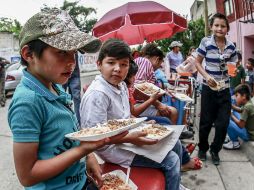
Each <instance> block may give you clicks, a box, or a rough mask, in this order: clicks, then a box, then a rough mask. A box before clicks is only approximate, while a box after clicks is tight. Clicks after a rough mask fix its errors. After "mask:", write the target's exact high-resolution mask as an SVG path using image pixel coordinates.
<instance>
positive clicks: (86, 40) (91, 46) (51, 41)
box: [39, 30, 102, 53]
mask: <svg viewBox="0 0 254 190" xmlns="http://www.w3.org/2000/svg"><path fill="white" fill-rule="evenodd" d="M39 39H40V40H41V41H43V42H45V43H46V44H48V45H50V46H52V47H54V48H57V49H60V50H64V51H72V50H80V51H81V52H83V53H84V52H86V53H95V52H97V51H99V49H100V47H101V44H102V43H101V41H100V40H99V39H98V38H96V37H94V36H91V35H89V34H87V33H85V32H81V31H80V30H74V31H66V32H62V33H59V34H56V35H52V36H47V37H41V38H39Z"/></svg>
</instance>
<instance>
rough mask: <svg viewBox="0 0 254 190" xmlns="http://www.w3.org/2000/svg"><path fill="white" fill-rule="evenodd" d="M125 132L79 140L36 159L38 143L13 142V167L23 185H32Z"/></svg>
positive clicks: (58, 171) (122, 135)
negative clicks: (90, 140) (53, 153)
mask: <svg viewBox="0 0 254 190" xmlns="http://www.w3.org/2000/svg"><path fill="white" fill-rule="evenodd" d="M126 134H127V133H122V134H120V135H117V136H114V137H111V138H106V139H102V140H100V141H95V142H81V143H80V146H78V147H74V148H71V149H69V150H67V151H65V152H63V153H62V154H59V155H57V156H55V157H53V158H50V159H47V160H39V159H38V147H39V143H27V142H25V143H16V142H14V144H13V155H14V162H15V168H16V171H17V175H18V178H19V181H20V182H21V184H22V185H23V186H26V187H28V186H32V185H35V184H36V183H39V182H42V181H45V180H48V179H50V178H53V177H55V176H57V175H59V174H60V173H61V172H63V171H64V170H66V169H67V168H68V167H70V166H71V165H73V164H74V163H75V162H77V161H79V160H80V159H81V158H83V157H84V156H86V155H88V154H90V153H91V152H93V151H94V150H97V149H99V148H101V147H103V146H104V145H106V144H110V143H111V142H112V141H116V140H118V139H121V138H123V137H124V136H125V135H126Z"/></svg>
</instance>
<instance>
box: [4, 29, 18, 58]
mask: <svg viewBox="0 0 254 190" xmlns="http://www.w3.org/2000/svg"><path fill="white" fill-rule="evenodd" d="M16 55H19V42H18V39H17V38H16V37H15V36H13V34H12V33H10V32H0V57H4V58H6V59H7V60H9V61H10V60H11V57H12V56H16Z"/></svg>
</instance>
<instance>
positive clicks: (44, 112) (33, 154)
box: [8, 8, 126, 190]
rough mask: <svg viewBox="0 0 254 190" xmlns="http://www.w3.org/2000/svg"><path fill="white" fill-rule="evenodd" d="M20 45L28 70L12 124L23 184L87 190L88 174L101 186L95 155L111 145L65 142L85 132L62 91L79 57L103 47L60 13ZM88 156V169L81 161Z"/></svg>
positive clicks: (29, 31) (38, 21)
mask: <svg viewBox="0 0 254 190" xmlns="http://www.w3.org/2000/svg"><path fill="white" fill-rule="evenodd" d="M19 40H20V53H21V59H22V61H21V62H22V64H23V65H26V69H25V70H24V71H23V72H24V77H23V79H22V80H21V83H20V84H19V85H18V87H17V89H16V91H15V93H14V96H13V99H12V102H11V105H10V107H9V112H8V122H9V125H10V128H11V131H12V133H13V141H14V143H13V155H14V162H15V167H16V172H17V175H18V178H19V180H20V183H21V184H22V185H23V186H24V187H25V189H33V190H50V189H62V190H64V189H66V190H67V189H68V190H72V189H73V190H74V189H78V190H81V189H83V188H84V186H85V182H86V175H85V170H87V171H88V172H90V174H91V175H93V176H94V177H95V179H96V180H97V182H98V183H99V185H101V184H102V178H101V173H100V167H99V165H98V163H97V161H96V159H95V157H94V155H93V154H92V153H91V152H93V151H94V150H96V149H98V148H101V147H103V146H104V145H105V144H108V143H110V140H111V139H108V138H107V139H103V140H101V141H96V142H78V141H73V140H70V139H67V138H65V135H66V134H68V133H72V132H74V131H77V130H78V127H79V126H78V122H77V118H76V116H75V113H74V112H73V110H72V109H71V105H72V102H71V99H70V95H69V94H66V93H65V92H64V91H63V89H62V88H61V85H62V84H64V83H66V82H67V80H68V78H69V77H70V76H71V74H72V72H73V70H74V68H75V58H74V56H75V54H76V51H77V50H80V51H86V52H95V51H97V50H98V49H99V48H100V45H101V43H100V41H99V40H98V39H96V38H94V37H92V36H90V35H87V34H85V33H83V32H81V31H79V29H78V28H77V27H76V26H75V24H74V22H73V20H72V19H71V17H70V16H69V15H68V14H67V13H66V12H65V11H62V10H59V9H56V8H53V9H45V10H42V11H41V12H39V13H37V14H36V15H34V16H33V17H31V18H30V19H29V20H28V21H27V22H26V24H25V25H24V27H23V28H22V31H21V33H20V37H19ZM58 84H60V85H58ZM124 135H126V133H125V134H121V135H119V136H116V137H114V138H112V140H114V139H118V138H122V137H123V136H124ZM86 155H88V156H87V158H86V163H87V167H86V163H85V162H84V161H82V160H81V158H83V157H85V156H86Z"/></svg>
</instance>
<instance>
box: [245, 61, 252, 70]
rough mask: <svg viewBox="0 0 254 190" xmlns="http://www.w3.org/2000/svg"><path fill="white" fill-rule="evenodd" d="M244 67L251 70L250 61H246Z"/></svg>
mask: <svg viewBox="0 0 254 190" xmlns="http://www.w3.org/2000/svg"><path fill="white" fill-rule="evenodd" d="M246 68H247V69H248V70H252V69H253V66H252V65H251V63H250V62H249V61H247V64H246Z"/></svg>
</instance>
